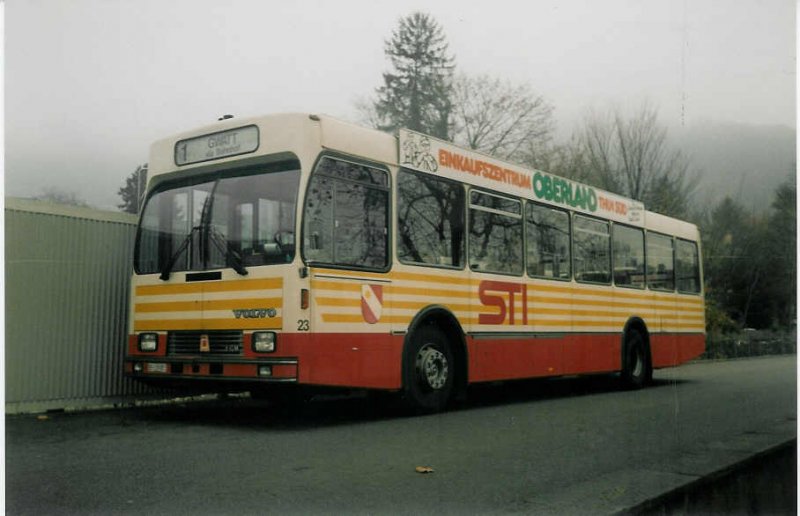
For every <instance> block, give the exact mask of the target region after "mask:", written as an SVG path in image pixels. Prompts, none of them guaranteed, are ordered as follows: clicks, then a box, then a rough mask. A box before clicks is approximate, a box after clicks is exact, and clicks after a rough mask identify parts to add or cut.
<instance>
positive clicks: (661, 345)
mask: <svg viewBox="0 0 800 516" xmlns="http://www.w3.org/2000/svg"><path fill="white" fill-rule="evenodd" d="M705 350H706V337H705V335H704V334H702V333H673V334H667V333H661V334H658V333H655V334H651V335H650V353H651V357H652V360H653V368H659V367H672V366H676V365H680V364H683V363H684V362H688V361H689V360H691V359H693V358H697V357H698V356H700V355H702V354H703V352H704V351H705Z"/></svg>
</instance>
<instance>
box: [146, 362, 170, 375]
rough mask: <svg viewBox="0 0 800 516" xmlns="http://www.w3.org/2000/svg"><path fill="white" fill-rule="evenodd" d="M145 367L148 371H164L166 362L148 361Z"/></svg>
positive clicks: (165, 370)
mask: <svg viewBox="0 0 800 516" xmlns="http://www.w3.org/2000/svg"><path fill="white" fill-rule="evenodd" d="M146 369H147V372H148V373H166V372H167V364H163V363H151V362H148V364H147V367H146Z"/></svg>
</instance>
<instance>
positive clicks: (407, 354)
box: [403, 325, 457, 414]
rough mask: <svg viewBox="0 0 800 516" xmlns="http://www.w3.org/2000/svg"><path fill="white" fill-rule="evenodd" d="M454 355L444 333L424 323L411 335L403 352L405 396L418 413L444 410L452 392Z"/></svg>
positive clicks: (411, 407) (409, 405)
mask: <svg viewBox="0 0 800 516" xmlns="http://www.w3.org/2000/svg"><path fill="white" fill-rule="evenodd" d="M456 370H457V369H456V363H455V357H454V356H453V351H452V349H451V347H450V344H449V343H448V341H447V337H445V334H444V333H443V332H442V331H441V330H440V329H439V328H437V327H436V326H433V325H425V326H422V327H421V328H419V329H418V330H417V331H415V332H414V334H413V335H412V336H411V339H410V340H409V344H408V345H407V346H406V348H405V350H404V353H403V400H404V401H405V404H406V405H407V406H408V407H409V408H410V409H411V410H413V411H414V412H416V413H423V414H431V413H434V412H440V411H442V410H444V409H445V408H446V407H447V405H448V403H449V402H450V398H451V397H452V393H453V385H454V384H455V374H456Z"/></svg>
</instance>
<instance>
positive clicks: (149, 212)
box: [134, 167, 300, 279]
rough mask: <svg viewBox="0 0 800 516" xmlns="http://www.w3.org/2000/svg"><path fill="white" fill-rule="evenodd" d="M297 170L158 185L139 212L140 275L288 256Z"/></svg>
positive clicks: (285, 260) (256, 262)
mask: <svg viewBox="0 0 800 516" xmlns="http://www.w3.org/2000/svg"><path fill="white" fill-rule="evenodd" d="M299 179H300V171H299V170H298V169H293V170H287V169H285V167H284V169H281V170H274V171H267V172H265V171H263V170H262V171H253V170H252V169H250V170H247V171H246V172H245V173H240V174H237V175H229V174H217V175H214V176H213V177H209V176H204V177H202V178H192V179H189V180H184V181H179V182H170V183H168V184H165V185H163V186H162V187H157V188H156V190H155V192H154V193H152V194H151V195H150V196H149V198H148V200H147V204H146V205H145V207H144V210H143V212H142V218H141V223H140V226H139V231H138V233H137V236H136V252H135V258H134V268H135V270H136V272H137V273H139V274H152V273H161V274H162V279H166V278H168V277H169V274H170V272H175V271H203V270H209V269H219V268H225V267H233V268H234V269H235V270H236V271H237V272H239V273H240V274H246V268H245V267H248V266H257V265H270V264H279V263H288V262H291V261H292V260H293V259H294V255H295V242H294V230H295V206H296V203H297V191H298V186H299Z"/></svg>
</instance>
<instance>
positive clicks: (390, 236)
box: [298, 150, 395, 274]
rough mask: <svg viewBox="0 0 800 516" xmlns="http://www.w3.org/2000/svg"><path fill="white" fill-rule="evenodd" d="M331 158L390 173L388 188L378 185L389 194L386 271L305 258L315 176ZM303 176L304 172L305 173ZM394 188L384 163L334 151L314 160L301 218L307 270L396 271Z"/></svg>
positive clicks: (302, 254) (302, 255)
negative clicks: (309, 209) (393, 227)
mask: <svg viewBox="0 0 800 516" xmlns="http://www.w3.org/2000/svg"><path fill="white" fill-rule="evenodd" d="M326 158H330V159H335V160H337V161H344V162H346V163H351V164H353V165H357V166H360V167H369V168H373V169H376V170H380V171H382V172H385V173H386V186H384V187H381V186H377V185H375V188H378V189H384V190H385V191H386V193H387V203H386V204H387V208H386V265H385V266H384V267H380V268H379V267H359V266H356V265H347V264H341V263H332V262H323V261H317V260H309V259H308V258H307V257H306V255H305V245H304V242H305V228H306V224H305V222H306V221H305V218H306V217H305V215H306V205H307V204H308V194H309V190H310V188H311V180H312V179H313V177H314V174H315V173H316V171H317V167H318V166H319V164H320V162H321V161H322V160H323V159H326ZM301 173H302V172H301ZM325 177H330V178H332V179H334V180H339V181H350V182H352V183H356V184H365V183H359V182H358V181H352V180H348V179H343V178H336V177H335V176H327V175H326V176H325ZM394 202H395V201H394V184H393V182H392V171H391V169H390V168H389V166H388V165H386V164H385V163H381V162H376V161H371V160H368V159H363V158H359V157H358V156H352V155H350V154H345V153H341V152H334V151H327V150H326V151H322V152H320V153H319V154H318V155H317V158H316V159H315V160H314V163H313V164H312V165H311V167H310V168H309V172H308V179H307V180H306V185H305V191H304V192H303V204H302V206H300V207H299V208H300V217H299V218H298V224H299V225H300V228H299V229H300V231H299V232H298V234H299V235H300V239H299V241H298V247H299V251H300V252H299V253H298V254H299V255H300V260H301V261H302V262H303V265H305V266H306V267H324V268H326V269H333V270H343V271H360V272H375V273H384V274H385V273H387V272H389V271H391V270H392V267H393V265H394V256H393V254H394V253H393V249H394V232H393V230H392V226H393V223H392V222H393V217H394V210H393V207H394Z"/></svg>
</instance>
